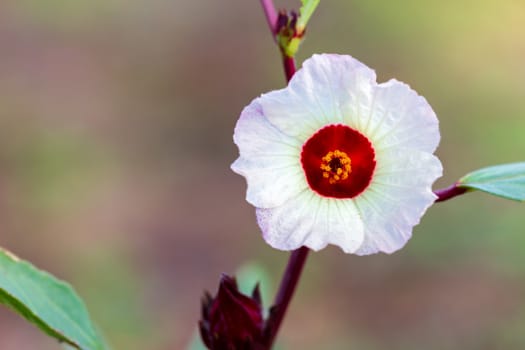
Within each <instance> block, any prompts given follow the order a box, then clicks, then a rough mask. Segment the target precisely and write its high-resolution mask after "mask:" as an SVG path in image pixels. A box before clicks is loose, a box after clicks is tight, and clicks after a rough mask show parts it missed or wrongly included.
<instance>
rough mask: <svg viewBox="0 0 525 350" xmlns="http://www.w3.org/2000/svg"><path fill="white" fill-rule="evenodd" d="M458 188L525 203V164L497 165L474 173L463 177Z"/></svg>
mask: <svg viewBox="0 0 525 350" xmlns="http://www.w3.org/2000/svg"><path fill="white" fill-rule="evenodd" d="M458 186H459V187H465V188H469V189H475V190H480V191H484V192H487V193H490V194H493V195H495V196H499V197H503V198H507V199H513V200H516V201H525V162H521V163H511V164H502V165H496V166H491V167H487V168H483V169H479V170H476V171H473V172H471V173H469V174H467V175H465V176H464V177H462V178H461V179H460V180H459V182H458Z"/></svg>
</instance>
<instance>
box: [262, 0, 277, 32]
mask: <svg viewBox="0 0 525 350" xmlns="http://www.w3.org/2000/svg"><path fill="white" fill-rule="evenodd" d="M260 1H261V6H262V8H263V10H264V14H265V15H266V21H267V22H268V27H269V28H270V31H271V32H272V35H274V36H275V34H277V11H276V10H275V5H274V4H273V0H260Z"/></svg>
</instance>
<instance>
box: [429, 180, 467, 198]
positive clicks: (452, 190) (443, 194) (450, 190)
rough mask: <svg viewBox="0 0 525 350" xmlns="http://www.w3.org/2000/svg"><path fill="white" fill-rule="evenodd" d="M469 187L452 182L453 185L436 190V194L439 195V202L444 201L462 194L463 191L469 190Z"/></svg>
mask: <svg viewBox="0 0 525 350" xmlns="http://www.w3.org/2000/svg"><path fill="white" fill-rule="evenodd" d="M467 191H468V188H465V187H459V186H458V184H457V183H455V184H452V185H451V186H449V187H447V188H442V189H439V190H435V191H434V194H435V195H436V196H438V198H437V199H436V203H437V202H443V201H446V200H449V199H451V198H454V197H456V196H459V195H462V194H463V193H465V192H467Z"/></svg>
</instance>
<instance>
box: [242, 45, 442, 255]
mask: <svg viewBox="0 0 525 350" xmlns="http://www.w3.org/2000/svg"><path fill="white" fill-rule="evenodd" d="M233 137H234V141H235V143H236V144H237V146H238V147H239V152H240V156H239V158H238V159H237V160H236V161H235V162H234V163H233V164H232V169H233V170H234V171H235V172H236V173H238V174H240V175H243V176H244V177H245V178H246V181H247V183H248V189H247V195H246V199H247V201H248V202H249V203H251V204H252V205H254V206H255V207H256V208H257V209H256V213H257V221H258V223H259V226H260V228H261V230H262V233H263V237H264V239H265V240H266V242H267V243H268V244H270V245H271V246H272V247H274V248H277V249H281V250H293V249H297V248H299V247H301V246H307V247H309V248H311V249H313V250H319V249H322V248H324V247H326V245H327V244H334V245H337V246H339V247H341V249H342V250H343V251H345V252H347V253H355V254H358V255H366V254H372V253H376V252H379V251H381V252H386V253H391V252H394V251H396V250H398V249H400V248H401V247H403V245H404V244H405V243H406V242H407V240H408V239H409V238H410V237H411V235H412V228H413V227H414V226H415V225H417V224H418V223H419V220H420V218H421V216H422V215H423V214H424V212H425V211H426V209H427V208H428V207H429V206H430V205H432V203H433V202H434V200H435V199H436V196H435V195H434V194H433V192H432V188H431V186H432V183H433V182H434V181H435V180H436V179H437V178H438V177H440V176H441V173H442V168H441V163H440V161H439V160H438V159H437V158H436V157H435V156H434V155H433V154H432V153H433V152H434V151H435V149H436V147H437V145H438V143H439V138H440V136H439V127H438V120H437V118H436V115H435V114H434V112H433V111H432V108H431V107H430V105H429V104H428V103H427V101H426V100H425V99H424V98H423V97H421V96H419V95H418V94H417V93H416V92H415V91H414V90H412V89H411V88H410V87H409V86H408V85H406V84H404V83H402V82H399V81H397V80H390V81H388V82H386V83H382V84H377V82H376V75H375V72H374V71H373V70H372V69H370V68H368V67H367V66H365V65H364V64H363V63H361V62H359V61H357V60H356V59H354V58H352V57H350V56H344V55H329V54H323V55H314V56H313V57H312V58H310V59H308V60H306V61H305V62H304V63H303V68H302V69H300V70H299V71H297V73H296V74H295V75H294V77H293V78H292V80H291V81H290V83H289V84H288V87H286V88H285V89H282V90H277V91H272V92H269V93H267V94H264V95H262V96H261V97H259V98H257V99H255V100H253V101H252V102H251V103H250V105H248V106H247V107H246V108H244V110H243V111H242V113H241V116H240V118H239V120H238V122H237V125H236V127H235V133H234V136H233Z"/></svg>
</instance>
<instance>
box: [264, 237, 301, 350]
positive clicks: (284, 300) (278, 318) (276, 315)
mask: <svg viewBox="0 0 525 350" xmlns="http://www.w3.org/2000/svg"><path fill="white" fill-rule="evenodd" d="M309 251H310V250H309V249H308V248H306V247H301V248H299V249H297V250H294V251H293V252H292V254H291V255H290V260H288V265H287V266H286V270H285V272H284V275H283V279H282V280H281V285H280V287H279V292H278V293H277V296H276V297H275V302H274V305H273V306H272V308H271V310H270V316H269V317H268V320H267V321H266V328H265V334H264V340H263V345H264V346H265V349H268V350H269V349H271V347H272V344H273V342H274V340H275V336H276V335H277V332H278V331H279V327H280V326H281V323H282V321H283V319H284V315H285V314H286V310H287V309H288V305H290V301H291V300H292V297H293V294H294V292H295V288H296V287H297V283H298V282H299V278H300V277H301V272H302V271H303V267H304V264H305V261H306V258H307V257H308V252H309Z"/></svg>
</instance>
